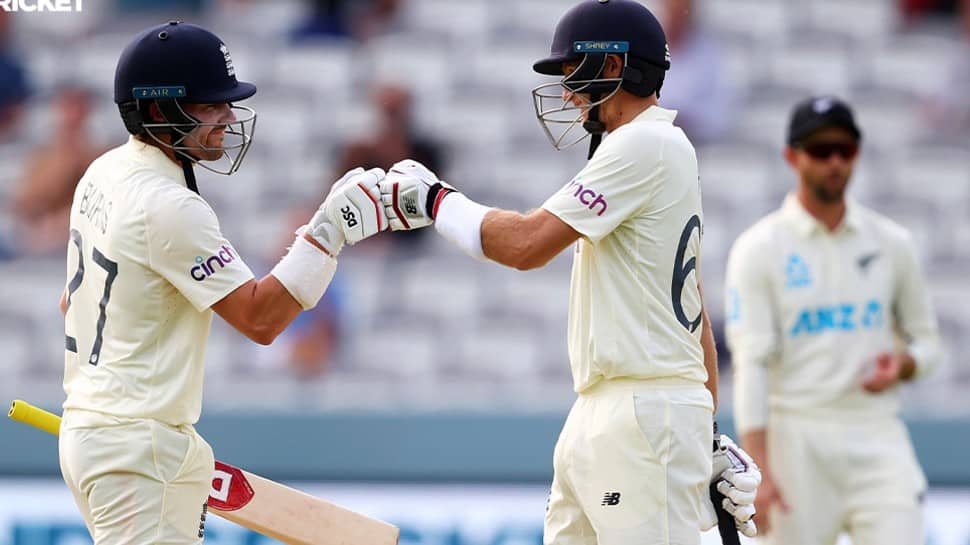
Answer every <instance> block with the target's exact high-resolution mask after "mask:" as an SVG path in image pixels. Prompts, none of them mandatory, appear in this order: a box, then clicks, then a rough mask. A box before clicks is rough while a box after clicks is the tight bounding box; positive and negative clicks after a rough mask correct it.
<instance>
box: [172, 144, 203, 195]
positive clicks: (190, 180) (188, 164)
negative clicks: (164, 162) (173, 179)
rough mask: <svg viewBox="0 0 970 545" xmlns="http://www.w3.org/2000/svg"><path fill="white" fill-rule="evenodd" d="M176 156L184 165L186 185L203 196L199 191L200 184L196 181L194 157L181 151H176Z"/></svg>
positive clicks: (183, 172) (183, 171)
mask: <svg viewBox="0 0 970 545" xmlns="http://www.w3.org/2000/svg"><path fill="white" fill-rule="evenodd" d="M175 157H177V158H178V160H179V163H180V164H181V165H182V174H183V175H185V187H187V188H189V189H190V190H192V191H194V192H195V194H196V195H199V196H200V197H201V196H202V194H201V193H199V186H198V185H196V183H195V171H194V170H192V163H193V160H192V158H191V157H189V156H188V155H187V154H185V153H182V152H181V151H176V152H175Z"/></svg>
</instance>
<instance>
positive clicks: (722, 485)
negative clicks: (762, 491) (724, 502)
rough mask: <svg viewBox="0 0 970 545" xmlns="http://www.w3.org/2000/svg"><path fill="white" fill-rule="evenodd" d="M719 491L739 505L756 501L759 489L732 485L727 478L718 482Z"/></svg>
mask: <svg viewBox="0 0 970 545" xmlns="http://www.w3.org/2000/svg"><path fill="white" fill-rule="evenodd" d="M717 491H718V492H720V493H721V494H724V497H725V498H727V499H729V500H731V501H732V502H734V503H736V504H738V505H741V504H745V503H748V504H751V503H754V499H755V497H756V496H757V491H755V490H741V489H740V488H737V487H735V486H733V485H731V483H730V482H728V481H726V480H724V481H720V482H718V483H717Z"/></svg>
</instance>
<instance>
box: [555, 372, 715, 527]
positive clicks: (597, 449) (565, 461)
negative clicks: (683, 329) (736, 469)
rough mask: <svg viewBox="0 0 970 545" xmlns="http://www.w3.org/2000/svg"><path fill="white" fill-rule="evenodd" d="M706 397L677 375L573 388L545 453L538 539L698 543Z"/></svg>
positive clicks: (708, 457) (705, 466)
mask: <svg viewBox="0 0 970 545" xmlns="http://www.w3.org/2000/svg"><path fill="white" fill-rule="evenodd" d="M713 410H714V404H713V401H712V399H711V394H710V392H708V391H707V389H706V388H705V387H704V385H703V384H701V383H698V382H690V381H684V380H679V379H659V380H622V379H614V380H609V381H603V382H600V383H598V384H596V385H594V386H593V387H592V388H590V389H589V390H587V391H586V392H583V393H582V394H580V395H579V398H578V399H577V400H576V403H575V404H574V405H573V408H572V410H570V412H569V417H568V418H567V419H566V424H565V425H564V426H563V430H562V433H561V434H560V436H559V441H558V443H557V444H556V450H555V454H554V457H553V467H554V470H555V473H554V476H553V481H552V489H551V491H550V495H549V506H548V509H547V511H546V517H545V527H544V537H543V540H544V543H545V544H546V545H697V544H699V543H700V540H701V531H700V517H701V502H702V501H709V500H708V494H707V487H708V483H709V482H710V479H711V468H712V444H713V430H712V414H713Z"/></svg>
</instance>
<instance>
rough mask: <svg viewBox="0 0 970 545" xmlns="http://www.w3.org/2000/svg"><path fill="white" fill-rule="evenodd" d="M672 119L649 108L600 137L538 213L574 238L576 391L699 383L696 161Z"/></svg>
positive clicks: (572, 330)
mask: <svg viewBox="0 0 970 545" xmlns="http://www.w3.org/2000/svg"><path fill="white" fill-rule="evenodd" d="M676 115H677V112H675V111H672V110H665V109H663V108H660V107H658V106H652V107H650V108H648V109H647V110H645V111H644V112H642V113H641V114H640V115H638V116H637V117H636V118H635V119H634V120H633V121H631V122H630V123H627V124H625V125H623V126H621V127H619V128H618V129H616V130H615V131H613V132H611V133H609V134H608V135H607V136H606V137H605V138H604V139H603V142H602V145H600V147H599V148H598V149H597V150H596V153H595V154H594V155H593V157H592V159H590V161H589V163H587V165H586V167H585V168H583V170H582V171H581V172H580V173H579V174H577V175H576V177H575V178H573V180H572V181H571V182H569V183H568V184H567V185H566V186H565V187H563V188H562V189H561V190H560V191H559V192H558V193H556V194H555V195H553V196H552V197H550V198H549V200H547V201H546V202H545V203H544V204H543V205H542V207H543V208H544V209H546V210H548V211H549V212H551V213H552V214H555V215H556V216H557V217H559V218H560V219H562V220H563V221H564V222H566V223H567V224H569V225H570V226H571V227H572V228H573V229H575V230H576V231H578V232H579V233H580V234H582V238H580V240H579V241H578V242H577V245H576V255H575V258H574V260H573V272H572V281H571V284H570V293H569V360H570V365H571V367H572V373H573V383H574V387H575V389H576V391H577V392H582V391H584V390H586V389H587V388H589V387H590V386H592V385H593V384H596V383H597V382H599V381H600V380H602V379H604V378H605V379H613V378H619V377H624V378H635V379H655V378H661V377H676V378H682V379H687V380H692V381H697V382H699V383H703V382H705V381H706V380H707V371H706V370H705V369H704V353H703V350H702V348H701V344H700V337H701V329H702V325H701V296H700V291H699V288H698V278H699V277H700V271H699V268H700V256H701V232H702V223H703V215H702V213H701V192H700V184H699V181H698V176H697V157H696V155H695V153H694V147H693V146H692V145H691V144H690V142H689V141H688V140H687V137H686V136H685V135H684V132H683V131H682V130H681V129H680V128H678V127H675V126H674V125H673V120H674V117H675V116H676Z"/></svg>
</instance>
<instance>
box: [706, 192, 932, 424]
mask: <svg viewBox="0 0 970 545" xmlns="http://www.w3.org/2000/svg"><path fill="white" fill-rule="evenodd" d="M726 297H727V310H726V313H725V317H726V325H727V328H726V329H727V339H728V342H729V344H730V347H731V352H732V354H733V357H732V360H733V362H734V366H735V373H736V381H735V384H736V388H737V389H736V393H735V412H736V419H737V424H738V427H739V429H740V430H741V431H748V430H751V429H759V428H764V427H765V425H766V423H767V415H768V412H769V411H783V412H796V413H800V414H818V415H821V416H828V415H832V416H835V415H838V416H839V417H846V416H851V415H853V414H857V415H860V416H863V417H865V416H869V415H874V416H885V415H893V414H895V413H896V412H898V410H899V404H900V400H899V393H898V388H897V389H895V390H893V391H888V392H883V393H880V394H871V393H868V392H866V391H865V390H863V388H862V386H861V383H862V381H863V379H864V377H865V376H866V375H868V373H869V372H870V371H871V370H872V368H873V367H872V366H873V365H874V362H875V358H876V356H877V355H878V354H879V353H881V352H893V351H894V349H895V343H896V335H895V333H894V328H897V327H898V328H899V331H900V333H901V337H902V339H903V342H905V344H906V345H907V349H908V351H909V353H910V354H911V355H912V356H913V357H914V358H915V359H916V362H917V372H918V373H919V374H920V375H922V374H925V373H926V372H927V370H929V369H930V368H932V367H933V366H935V365H936V364H937V362H938V361H939V359H940V356H941V351H940V345H939V337H938V332H937V324H936V318H935V316H934V314H933V310H932V306H931V303H930V298H929V295H928V293H927V291H926V288H925V285H924V283H923V278H922V275H921V274H920V271H919V266H918V263H917V258H916V253H915V250H914V247H913V242H912V239H911V238H910V235H909V233H907V232H906V230H905V229H903V228H902V227H901V226H899V225H898V224H896V223H894V222H892V221H891V220H889V219H888V218H885V217H883V216H881V215H879V214H876V213H875V212H873V211H871V210H869V209H866V208H864V207H862V206H860V205H858V204H857V203H855V202H854V201H852V200H849V202H848V206H847V211H846V217H845V219H844V220H843V222H842V224H841V225H840V226H839V227H838V228H837V229H836V230H835V231H834V232H830V231H829V230H828V229H827V228H826V227H825V226H824V225H823V224H821V223H820V222H819V221H818V220H816V219H815V218H814V217H813V216H811V215H810V214H809V213H808V212H807V211H806V210H805V209H804V207H803V206H802V205H801V203H799V201H798V199H797V198H795V196H794V195H790V196H789V197H788V198H787V199H786V200H785V203H784V205H783V206H782V207H781V209H780V210H778V211H776V212H774V213H772V214H769V215H768V216H766V217H765V218H763V219H761V220H760V221H759V222H758V223H756V224H755V225H754V226H752V227H751V228H749V229H748V230H747V231H746V232H744V233H743V234H742V235H741V236H740V237H739V238H738V240H737V241H736V242H735V243H734V247H733V248H732V250H731V254H730V257H729V259H728V270H727V289H726Z"/></svg>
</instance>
